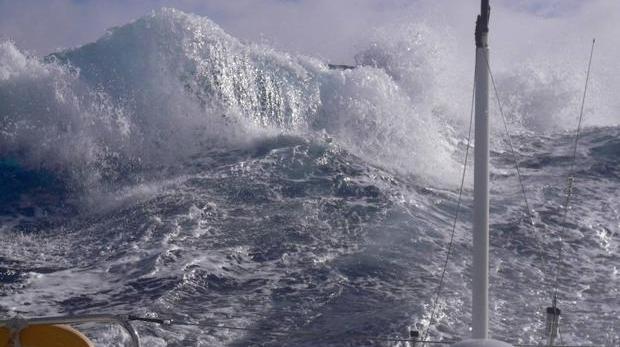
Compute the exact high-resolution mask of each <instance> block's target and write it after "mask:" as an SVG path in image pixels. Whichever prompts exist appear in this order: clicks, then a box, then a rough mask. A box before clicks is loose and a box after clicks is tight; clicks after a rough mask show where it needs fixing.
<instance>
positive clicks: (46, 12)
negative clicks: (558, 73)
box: [0, 0, 618, 63]
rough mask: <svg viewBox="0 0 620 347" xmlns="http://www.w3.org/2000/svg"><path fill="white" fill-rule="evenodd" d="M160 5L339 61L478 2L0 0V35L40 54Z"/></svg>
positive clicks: (570, 9)
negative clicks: (363, 43) (364, 45)
mask: <svg viewBox="0 0 620 347" xmlns="http://www.w3.org/2000/svg"><path fill="white" fill-rule="evenodd" d="M606 2H609V3H611V2H618V0H492V1H491V3H492V6H493V7H494V9H497V8H500V9H501V11H514V12H515V13H526V14H528V15H531V16H534V17H537V18H542V19H553V18H555V17H561V16H571V15H574V13H575V12H580V11H581V12H583V11H584V8H585V7H588V6H589V4H595V5H596V6H598V7H600V6H604V5H605V3H606ZM601 4H602V5H601ZM164 6H165V7H174V8H177V9H180V10H183V11H186V12H192V13H195V14H198V15H202V16H207V17H209V18H210V19H212V20H213V21H215V22H216V23H217V24H219V25H220V26H221V27H222V28H224V30H226V31H227V32H229V33H230V34H232V35H233V36H236V37H238V38H240V39H242V40H246V41H254V42H256V41H259V42H266V43H269V44H271V45H272V46H274V47H276V48H279V49H283V50H287V51H291V52H299V53H304V54H308V55H313V56H317V57H320V58H324V59H327V60H331V61H333V62H336V63H338V62H341V63H347V62H350V61H351V57H352V55H353V54H354V52H355V50H356V47H355V45H356V44H357V42H358V41H359V39H360V37H364V36H367V35H368V34H369V32H370V31H371V30H372V29H374V28H377V27H383V26H386V25H389V24H391V23H395V22H402V21H407V20H410V19H412V18H418V19H422V20H425V14H427V13H434V15H433V16H432V18H434V19H437V18H439V19H440V20H446V21H451V20H452V19H454V22H455V23H462V25H463V28H471V27H472V24H471V22H472V18H474V16H475V12H477V11H478V0H0V38H1V39H10V40H13V41H14V42H15V43H16V44H17V46H18V47H20V49H23V50H27V51H29V52H31V53H32V54H37V55H45V54H47V53H50V52H54V51H58V50H61V49H63V48H69V47H75V46H78V45H82V44H84V43H88V42H92V41H95V40H96V39H97V38H98V37H100V36H101V35H103V34H104V33H105V30H106V29H108V28H110V27H114V26H118V25H122V24H125V23H128V22H130V21H132V20H134V19H136V18H139V17H141V16H144V15H146V14H148V13H149V12H150V11H152V10H154V9H158V8H161V7H164ZM586 11H587V9H586ZM429 18H431V17H429ZM464 30H465V29H464ZM466 30H468V31H470V29H466Z"/></svg>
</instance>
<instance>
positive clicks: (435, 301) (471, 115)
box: [420, 68, 476, 341]
mask: <svg viewBox="0 0 620 347" xmlns="http://www.w3.org/2000/svg"><path fill="white" fill-rule="evenodd" d="M475 75H476V69H475V68H474V76H475ZM475 97H476V83H474V86H473V88H472V93H471V110H470V113H469V130H468V132H467V146H466V147H465V160H464V163H463V174H462V175H461V185H460V187H459V195H458V199H457V204H456V211H455V213H454V222H453V223H452V231H451V232H450V242H449V243H448V249H447V251H446V258H445V260H444V263H443V266H442V269H441V276H440V278H439V284H438V285H437V290H436V291H435V297H434V299H433V306H432V308H431V316H430V319H429V321H428V327H427V328H426V329H425V330H424V334H423V335H422V338H421V339H420V340H421V341H425V340H426V338H427V336H428V331H429V330H430V328H431V325H432V324H433V319H434V318H435V315H436V313H437V304H438V302H439V299H440V298H441V289H442V288H443V284H444V280H445V277H446V270H447V268H448V262H449V261H450V256H451V255H452V248H453V246H454V234H455V231H456V223H457V221H458V219H459V212H460V210H461V202H462V196H463V187H464V185H465V176H466V173H467V160H468V159H469V148H470V147H471V130H472V124H473V119H474V100H475Z"/></svg>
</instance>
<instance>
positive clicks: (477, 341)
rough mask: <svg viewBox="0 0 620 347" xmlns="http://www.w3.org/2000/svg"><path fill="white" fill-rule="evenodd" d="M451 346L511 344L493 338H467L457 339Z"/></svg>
mask: <svg viewBox="0 0 620 347" xmlns="http://www.w3.org/2000/svg"><path fill="white" fill-rule="evenodd" d="M452 347H513V346H512V345H511V344H509V343H506V342H503V341H498V340H493V339H468V340H463V341H459V342H457V343H455V344H453V345H452Z"/></svg>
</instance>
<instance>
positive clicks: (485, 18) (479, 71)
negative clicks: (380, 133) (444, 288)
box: [472, 0, 490, 339]
mask: <svg viewBox="0 0 620 347" xmlns="http://www.w3.org/2000/svg"><path fill="white" fill-rule="evenodd" d="M489 15H490V7H489V0H483V1H482V6H481V9H480V15H479V16H478V20H477V21H476V77H475V84H476V87H475V88H476V99H475V100H476V117H475V133H474V138H475V147H474V225H473V233H474V237H473V239H474V248H473V253H474V254H473V258H474V261H473V271H472V337H473V338H474V339H486V338H487V337H488V330H489V328H488V325H489V324H488V321H489V318H488V307H489V294H488V292H489V70H488V68H489V63H488V61H489V47H488V44H487V43H488V33H489Z"/></svg>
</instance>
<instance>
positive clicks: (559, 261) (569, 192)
mask: <svg viewBox="0 0 620 347" xmlns="http://www.w3.org/2000/svg"><path fill="white" fill-rule="evenodd" d="M595 42H596V39H593V40H592V48H591V50H590V58H589V61H588V70H587V73H586V82H585V87H584V91H583V98H582V100H581V109H580V112H579V122H578V125H577V131H576V134H575V142H574V145H573V155H572V161H571V166H570V170H569V174H568V178H567V187H566V200H565V203H564V214H563V217H562V234H564V232H565V231H566V217H567V215H568V210H569V205H570V199H571V197H572V191H573V187H574V181H575V177H574V175H575V163H576V161H577V145H578V142H579V138H580V135H581V125H582V121H583V112H584V106H585V100H586V94H587V90H588V82H589V80H590V71H591V66H592V57H593V54H594V45H595ZM486 63H487V67H488V71H489V76H490V78H491V82H492V85H493V89H494V91H495V96H496V99H497V105H498V108H499V112H500V114H501V116H502V122H503V125H504V130H505V132H506V138H507V140H508V144H509V147H510V151H511V153H512V157H513V161H514V166H515V169H516V171H517V177H518V179H519V185H520V186H521V193H522V195H523V200H524V202H525V207H526V209H527V213H528V216H529V218H530V223H531V226H532V229H533V231H534V232H535V233H536V232H537V228H536V224H535V223H534V217H533V214H532V210H530V207H529V202H528V200H527V194H526V191H525V185H524V184H523V178H522V175H521V170H520V167H519V163H518V160H517V155H516V151H515V149H514V146H513V143H512V138H511V135H510V131H509V130H508V125H507V121H506V116H505V114H504V111H503V108H502V104H501V102H500V99H499V93H498V92H497V86H496V83H495V78H494V77H493V73H492V71H491V66H490V64H489V61H488V60H487V61H486ZM562 252H563V249H562V238H561V235H560V242H559V245H558V256H557V262H556V264H555V265H556V268H555V276H554V277H555V278H554V281H553V296H552V308H553V310H554V312H555V309H556V308H557V294H558V288H559V274H560V271H561V270H560V269H561V264H562ZM542 261H543V268H544V269H546V268H547V260H546V256H545V253H544V252H543V253H542ZM543 271H544V270H543ZM558 318H559V317H558V315H554V321H553V325H552V327H551V329H554V328H555V327H557V324H558ZM561 339H562V337H561V335H560V341H561ZM551 344H552V343H551V342H550V343H549V345H551Z"/></svg>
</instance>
